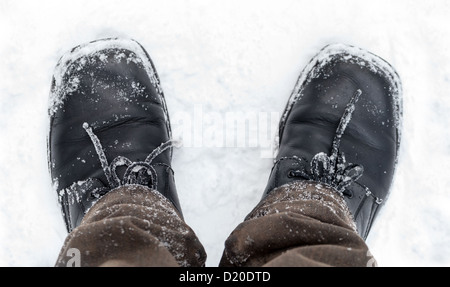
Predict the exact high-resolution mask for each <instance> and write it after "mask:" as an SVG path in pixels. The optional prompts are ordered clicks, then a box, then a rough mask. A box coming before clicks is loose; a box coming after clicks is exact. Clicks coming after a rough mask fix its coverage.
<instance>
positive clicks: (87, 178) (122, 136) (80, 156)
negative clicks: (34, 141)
mask: <svg viewBox="0 0 450 287" xmlns="http://www.w3.org/2000/svg"><path fill="white" fill-rule="evenodd" d="M49 115H50V134H49V137H48V160H49V168H50V172H51V176H52V180H53V184H54V186H55V189H56V190H57V192H58V198H59V202H60V204H61V207H62V212H63V216H64V219H65V223H66V226H67V230H68V231H69V232H70V231H71V230H73V229H74V228H75V227H77V226H78V225H79V224H80V223H81V220H82V218H83V216H84V215H85V213H86V212H87V210H88V209H89V208H90V207H91V206H92V205H93V204H94V203H95V202H96V201H97V200H98V199H99V198H100V197H102V196H103V195H105V194H106V193H108V192H109V191H111V190H112V189H114V188H117V187H119V186H123V185H128V184H137V185H144V186H147V187H149V188H151V189H155V190H157V191H159V192H160V193H161V194H163V195H164V196H165V197H166V198H168V199H169V200H170V201H171V202H172V203H173V205H174V206H175V207H176V209H177V210H178V211H179V212H180V215H181V208H180V204H179V201H178V197H177V192H176V188H175V182H174V175H173V171H172V169H171V159H172V146H173V143H172V141H171V129H170V121H169V115H168V112H167V107H166V103H165V100H164V95H163V92H162V89H161V86H160V81H159V78H158V75H157V73H156V70H155V68H154V66H153V63H152V61H151V59H150V57H149V56H148V54H147V52H146V51H145V50H144V48H143V47H142V46H141V45H140V44H139V43H137V42H136V41H133V40H123V39H103V40H98V41H94V42H91V43H88V44H85V45H80V46H77V47H75V48H74V49H72V50H71V51H70V52H69V53H67V54H65V55H64V56H63V57H62V58H61V59H60V60H59V62H58V64H57V66H56V69H55V73H54V77H53V82H52V87H51V93H50V106H49Z"/></svg>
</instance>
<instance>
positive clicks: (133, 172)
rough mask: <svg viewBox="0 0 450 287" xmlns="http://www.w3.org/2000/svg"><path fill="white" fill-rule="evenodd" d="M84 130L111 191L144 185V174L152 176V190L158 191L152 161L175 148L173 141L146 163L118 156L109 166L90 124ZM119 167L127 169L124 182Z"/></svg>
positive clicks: (157, 149) (160, 147)
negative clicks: (117, 188) (119, 175)
mask: <svg viewBox="0 0 450 287" xmlns="http://www.w3.org/2000/svg"><path fill="white" fill-rule="evenodd" d="M83 128H84V129H85V131H86V132H87V134H88V135H89V137H90V139H91V141H92V143H93V145H94V148H95V151H96V152H97V155H98V157H99V160H100V164H101V166H102V169H103V172H104V174H105V176H106V179H107V180H108V184H109V187H110V188H111V189H113V188H116V187H119V186H122V185H125V184H142V183H141V180H140V178H142V176H141V175H142V174H144V173H147V174H148V175H149V176H150V180H151V182H150V184H151V185H150V188H152V189H156V187H157V185H158V177H157V173H156V170H155V168H154V167H153V166H152V161H153V160H154V159H155V158H156V157H157V156H158V155H160V154H161V153H163V152H164V151H166V150H167V149H169V148H171V147H173V146H175V143H174V141H173V140H169V141H167V142H165V143H162V144H161V145H160V146H159V147H157V148H155V149H154V150H153V151H152V152H151V153H150V154H149V155H148V156H147V158H146V159H145V160H144V161H137V162H133V161H131V160H130V159H128V158H126V157H124V156H117V157H116V158H115V159H113V161H112V162H111V164H108V160H107V158H106V155H105V152H104V150H103V147H102V144H101V143H100V140H99V139H98V137H97V136H96V135H95V134H94V132H93V131H92V128H91V127H90V126H89V124H88V123H84V124H83ZM119 166H126V167H127V169H126V170H125V173H124V176H123V179H122V180H120V179H119V177H118V176H117V172H116V169H117V167H119Z"/></svg>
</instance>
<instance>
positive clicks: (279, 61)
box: [0, 0, 450, 266]
mask: <svg viewBox="0 0 450 287" xmlns="http://www.w3.org/2000/svg"><path fill="white" fill-rule="evenodd" d="M448 15H450V2H449V1H446V0H434V1H426V0H416V1H408V0H397V1H390V0H380V1H359V0H345V1H344V0H342V1H333V0H329V1H326V0H316V1H302V0H277V1H263V0H259V1H244V0H227V1H209V0H191V1H186V0H171V1H164V0H155V1H137V0H127V1H116V0H108V1H105V0H101V1H100V0H99V1H88V0H79V1H61V0H59V1H56V0H55V1H48V0H42V1H32V0H29V1H26V0H2V1H1V2H0V39H1V41H0V59H1V60H0V63H1V64H0V134H1V141H0V143H1V146H0V150H1V153H0V163H1V164H0V182H1V187H0V266H53V265H54V263H55V262H56V258H57V255H58V253H59V250H60V248H61V246H62V243H63V240H64V238H65V236H66V231H65V227H64V223H63V220H62V217H61V213H60V210H59V207H58V206H57V194H55V193H54V192H53V188H52V185H51V181H50V175H49V173H48V168H47V145H46V137H47V133H48V118H47V106H48V105H47V104H48V100H49V99H48V96H49V91H50V84H51V77H52V74H53V70H54V68H55V65H56V63H57V61H58V59H59V58H60V57H61V56H62V55H63V54H64V53H65V52H66V51H68V50H70V49H72V48H73V47H75V46H77V45H79V44H82V43H86V42H89V41H92V40H96V39H100V38H105V37H116V36H119V37H125V38H133V39H135V40H137V41H138V42H139V43H141V44H142V45H143V46H144V47H145V49H146V50H147V51H148V52H149V54H150V56H151V58H152V60H153V62H154V64H155V66H156V69H157V72H158V74H159V76H160V78H161V87H162V89H163V91H164V93H165V97H166V101H167V107H168V110H169V116H170V119H171V121H172V131H173V137H174V139H176V140H183V142H184V143H185V144H184V146H183V147H181V148H179V149H175V150H174V160H173V168H174V170H175V179H176V183H177V188H178V193H179V197H180V201H181V204H182V208H183V211H184V216H185V219H186V221H187V222H188V223H189V224H190V226H191V227H192V228H193V229H194V230H195V231H196V233H197V234H198V236H199V238H200V240H201V241H202V243H203V244H204V246H205V248H206V251H207V253H208V256H209V257H208V261H207V265H208V266H216V265H217V264H218V262H219V260H220V257H221V254H222V251H223V243H224V241H225V239H226V238H227V236H228V234H229V233H230V232H231V231H232V230H233V229H234V228H235V227H236V226H237V224H239V222H241V221H242V219H243V218H244V217H245V216H246V215H247V213H249V212H250V211H251V209H252V208H253V207H254V206H255V205H256V204H257V203H258V201H259V199H260V197H261V195H262V192H263V190H264V188H265V185H266V183H267V179H268V176H269V173H270V168H271V166H272V159H271V158H268V157H267V152H262V147H267V142H265V141H264V136H263V135H269V137H270V138H273V136H274V135H275V129H274V124H273V121H274V118H275V116H276V121H278V120H279V118H280V116H281V113H282V112H283V109H284V107H285V105H286V102H287V101H288V98H289V95H290V94H291V91H292V90H293V88H294V86H295V83H296V80H297V78H298V76H299V74H300V72H301V71H302V70H303V68H304V67H305V66H306V65H307V64H308V62H309V60H310V59H311V58H312V57H313V56H314V55H315V54H316V53H317V52H318V51H319V50H320V49H321V48H323V47H324V46H325V45H327V44H331V43H345V44H350V45H354V46H358V47H361V48H363V49H366V50H369V51H371V52H373V53H374V54H376V55H378V56H380V57H382V58H384V59H385V60H387V61H388V62H389V63H390V64H392V65H393V66H394V68H395V69H396V70H397V71H398V72H399V74H400V77H401V79H402V82H403V94H404V98H403V104H404V107H403V108H404V110H403V112H404V115H403V116H404V119H403V133H402V145H401V148H400V150H401V154H400V158H399V163H398V170H397V173H396V178H395V182H394V185H393V188H392V193H391V196H390V198H389V199H388V200H387V203H386V206H385V207H384V209H383V211H382V213H381V214H380V216H379V218H378V220H377V222H376V223H375V225H374V227H373V229H372V231H371V234H370V236H369V238H368V241H367V242H368V245H369V247H370V250H371V253H372V254H373V255H374V256H375V258H376V259H377V261H378V263H379V265H380V266H450V225H449V222H450V209H449V208H448V206H449V204H450V196H449V194H448V193H449V192H450V176H448V171H449V170H450V144H449V140H450V129H449V126H450V114H449V110H450V96H449V92H448V91H450V55H449V53H448V48H449V47H450V25H449V24H450V23H449V20H448ZM198 111H202V114H201V115H200V116H199V115H198ZM230 113H233V115H234V116H236V115H239V116H238V118H239V119H243V122H244V123H247V127H244V132H246V133H247V135H248V138H247V139H246V141H245V143H242V142H240V141H239V139H237V138H234V139H233V138H231V139H230V138H229V137H230V136H236V134H239V132H240V131H242V130H240V129H242V127H230V126H229V125H226V123H227V121H226V115H229V114H230ZM246 116H247V117H250V116H256V117H257V118H256V121H252V120H251V119H246V118H245V117H246ZM218 122H220V123H222V124H217V123H218ZM255 122H256V123H259V124H257V125H256V126H255V124H254V123H255ZM188 124H190V126H189V125H188ZM275 126H276V123H275ZM221 127H222V129H221ZM261 127H264V130H261V129H262V128H261ZM267 129H269V130H268V131H267ZM236 130H237V131H236ZM232 131H235V132H233V133H232ZM202 133H203V134H204V136H206V133H208V134H207V135H208V137H205V138H202V137H201V136H200V137H199V135H201V134H202ZM220 136H223V137H222V138H221V137H220ZM215 139H222V141H215ZM186 140H188V141H186ZM236 142H237V143H238V144H237V143H236ZM255 142H256V143H258V144H259V146H260V147H255V144H254V143H255ZM224 143H226V144H224ZM230 143H231V144H230ZM233 143H234V145H233ZM220 144H221V145H220Z"/></svg>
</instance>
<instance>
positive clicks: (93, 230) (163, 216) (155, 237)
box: [56, 185, 206, 266]
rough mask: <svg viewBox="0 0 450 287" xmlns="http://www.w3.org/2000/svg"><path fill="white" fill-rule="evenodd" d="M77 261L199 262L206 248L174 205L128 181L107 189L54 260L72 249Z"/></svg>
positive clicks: (61, 262)
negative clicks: (77, 253)
mask: <svg viewBox="0 0 450 287" xmlns="http://www.w3.org/2000/svg"><path fill="white" fill-rule="evenodd" d="M74 248H75V250H79V255H80V260H79V261H80V265H81V266H202V265H204V263H205V261H206V253H205V250H204V249H203V246H202V245H201V244H200V242H199V241H198V238H197V236H196V235H195V233H194V232H193V231H192V229H191V228H189V227H188V226H187V225H186V223H185V222H184V221H183V220H182V219H181V217H180V216H179V214H178V213H177V212H176V210H175V208H174V207H173V205H172V204H171V203H170V202H169V201H168V200H167V199H166V198H165V197H163V196H162V195H161V194H160V193H158V192H156V191H152V190H150V189H149V188H146V187H143V186H138V185H128V186H123V187H119V188H117V189H115V190H112V191H110V192H109V193H108V194H107V195H105V196H104V197H102V198H101V199H100V200H99V201H98V202H97V203H96V204H95V205H94V206H93V207H92V208H91V209H90V210H89V212H88V213H87V214H86V216H85V217H84V219H83V221H82V223H81V224H80V226H78V227H77V228H76V229H74V230H73V231H72V232H71V233H70V234H69V235H68V237H67V238H66V241H65V243H64V246H63V248H62V250H61V252H60V255H59V258H58V260H57V262H56V266H67V264H68V263H69V264H70V265H72V264H73V263H74V262H73V261H71V259H72V255H73V253H71V252H72V250H73V249H74Z"/></svg>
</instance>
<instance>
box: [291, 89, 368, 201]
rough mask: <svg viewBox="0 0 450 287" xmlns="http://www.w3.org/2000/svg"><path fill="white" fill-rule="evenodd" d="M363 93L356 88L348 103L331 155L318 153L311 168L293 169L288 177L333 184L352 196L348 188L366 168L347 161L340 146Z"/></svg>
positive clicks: (341, 191)
mask: <svg viewBox="0 0 450 287" xmlns="http://www.w3.org/2000/svg"><path fill="white" fill-rule="evenodd" d="M361 94H362V91H361V90H360V89H358V90H356V92H355V93H354V94H353V96H352V98H351V99H350V102H349V103H348V104H347V106H346V108H345V110H344V113H343V115H342V117H341V119H340V121H339V125H338V127H337V129H336V133H335V136H334V139H333V144H332V148H331V152H330V155H327V154H326V153H324V152H320V153H318V154H316V155H315V156H314V157H313V158H312V160H311V161H310V167H309V170H308V169H307V168H306V167H304V168H303V169H299V170H291V171H289V174H288V177H302V178H304V179H307V180H312V181H317V182H322V183H325V184H327V185H330V186H332V187H333V188H334V189H335V190H337V191H338V192H339V193H340V194H341V195H347V196H351V193H349V191H347V190H346V188H347V187H349V186H350V185H351V184H352V183H354V182H355V181H357V180H358V179H359V178H360V177H361V176H362V175H363V172H364V168H363V166H362V165H358V164H352V163H347V162H346V159H345V154H344V153H343V152H341V151H340V149H339V148H340V145H341V139H342V135H343V134H344V132H345V129H346V128H347V126H348V124H349V122H350V120H351V118H352V114H353V112H354V111H355V104H356V102H357V101H358V99H359V98H360V96H361ZM366 193H369V194H370V191H369V190H368V189H366Z"/></svg>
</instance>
